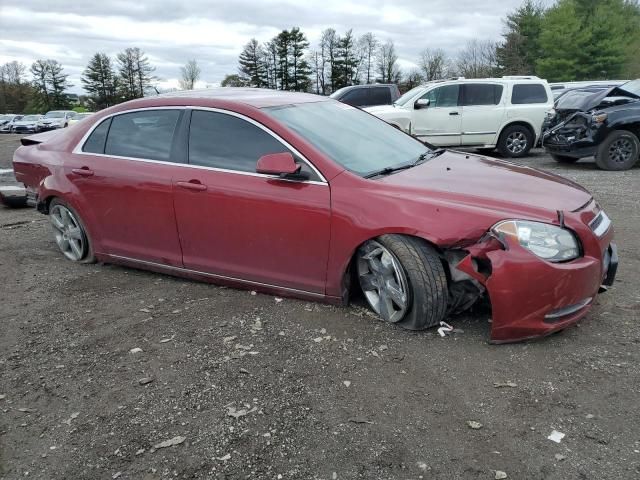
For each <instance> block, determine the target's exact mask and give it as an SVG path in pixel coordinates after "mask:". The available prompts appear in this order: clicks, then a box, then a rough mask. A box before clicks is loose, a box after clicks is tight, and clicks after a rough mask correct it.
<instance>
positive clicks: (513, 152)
mask: <svg viewBox="0 0 640 480" xmlns="http://www.w3.org/2000/svg"><path fill="white" fill-rule="evenodd" d="M532 146H533V135H532V134H531V131H530V130H529V129H528V128H527V127H525V126H523V125H511V126H510V127H507V128H505V129H504V130H503V131H502V133H501V134H500V139H499V140H498V151H499V152H500V153H501V154H502V155H504V156H505V157H511V158H522V157H525V156H526V155H527V154H528V153H529V150H531V147H532Z"/></svg>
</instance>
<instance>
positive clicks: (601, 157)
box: [595, 130, 640, 171]
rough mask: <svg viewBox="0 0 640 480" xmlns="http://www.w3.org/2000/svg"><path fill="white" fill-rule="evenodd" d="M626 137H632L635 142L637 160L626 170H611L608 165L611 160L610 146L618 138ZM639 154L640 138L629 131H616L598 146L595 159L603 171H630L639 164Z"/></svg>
mask: <svg viewBox="0 0 640 480" xmlns="http://www.w3.org/2000/svg"><path fill="white" fill-rule="evenodd" d="M625 135H629V136H631V137H632V140H633V142H634V143H635V147H636V159H635V161H634V162H633V163H631V164H630V165H629V166H628V167H626V168H611V165H609V163H608V160H609V155H608V153H609V152H608V151H609V145H610V144H611V143H612V142H613V141H614V140H615V139H616V138H618V137H622V136H625ZM639 154H640V140H639V139H638V137H637V136H636V135H635V134H634V133H633V132H630V131H628V130H614V131H613V132H611V133H610V134H609V136H608V137H607V138H605V140H604V141H603V142H602V143H601V144H600V145H599V146H598V150H597V152H596V155H595V157H596V165H597V166H598V168H600V169H602V170H612V171H619V170H628V169H630V168H632V167H633V166H634V165H635V164H636V163H638V158H639Z"/></svg>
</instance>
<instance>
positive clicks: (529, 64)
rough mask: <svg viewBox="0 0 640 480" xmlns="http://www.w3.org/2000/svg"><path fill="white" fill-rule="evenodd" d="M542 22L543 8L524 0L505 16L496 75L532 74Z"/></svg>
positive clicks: (538, 49) (534, 69)
mask: <svg viewBox="0 0 640 480" xmlns="http://www.w3.org/2000/svg"><path fill="white" fill-rule="evenodd" d="M543 18H544V8H543V7H542V5H540V4H538V3H535V2H534V1H533V0H526V1H525V2H524V3H523V4H522V5H521V6H520V7H519V8H518V9H517V10H516V11H515V12H513V13H510V14H509V15H507V18H506V20H505V25H506V31H505V33H504V34H503V35H502V36H503V38H504V42H503V43H502V44H501V45H499V46H498V47H497V49H496V56H497V61H498V70H499V72H500V73H502V74H503V75H532V74H534V73H535V72H536V60H537V58H538V56H539V55H540V32H541V30H542V23H543Z"/></svg>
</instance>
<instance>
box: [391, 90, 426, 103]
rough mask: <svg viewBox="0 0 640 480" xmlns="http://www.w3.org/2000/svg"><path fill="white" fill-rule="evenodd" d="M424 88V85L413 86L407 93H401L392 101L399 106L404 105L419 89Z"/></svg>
mask: <svg viewBox="0 0 640 480" xmlns="http://www.w3.org/2000/svg"><path fill="white" fill-rule="evenodd" d="M421 90H424V87H414V88H412V89H411V90H409V91H408V92H407V93H405V94H404V95H402V96H401V97H400V98H399V99H398V100H396V101H395V102H393V104H394V105H399V106H401V107H402V106H404V104H405V103H407V102H408V101H409V100H411V99H412V98H413V97H415V96H416V95H417V94H418V92H419V91H421Z"/></svg>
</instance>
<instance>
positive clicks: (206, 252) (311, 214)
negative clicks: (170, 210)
mask: <svg viewBox="0 0 640 480" xmlns="http://www.w3.org/2000/svg"><path fill="white" fill-rule="evenodd" d="M286 151H289V152H291V153H292V154H293V155H294V158H296V161H297V162H299V163H300V164H301V167H302V170H303V171H304V172H306V174H307V175H308V176H309V179H308V180H287V179H282V178H279V177H275V176H273V175H263V174H257V173H256V164H257V161H258V159H259V158H260V157H261V156H263V155H266V154H270V153H281V152H286ZM188 152H189V153H188V157H189V158H188V161H189V167H186V168H183V169H182V172H181V175H180V176H179V177H177V178H175V181H174V203H175V211H176V217H177V222H178V231H179V234H180V241H181V245H182V251H183V262H184V266H185V267H186V268H189V269H192V270H196V271H200V272H206V273H210V274H214V275H219V276H223V277H226V278H231V279H241V280H245V281H250V282H255V283H259V284H267V285H273V286H278V287H285V288H288V289H296V290H303V291H307V292H313V293H318V294H323V293H324V289H325V280H326V268H327V259H328V252H329V233H330V214H331V210H330V191H329V185H328V184H327V182H326V181H325V180H324V179H323V178H322V176H321V175H320V174H319V173H318V172H317V171H316V170H315V169H314V168H313V167H312V166H311V165H310V164H309V163H308V162H306V161H305V160H304V159H302V156H301V155H300V154H299V153H298V152H297V151H296V150H295V149H293V148H292V147H291V146H289V145H288V144H286V143H284V141H282V140H281V139H279V138H277V137H276V136H275V134H273V133H272V132H270V131H269V130H267V129H266V128H265V127H263V126H262V125H260V124H259V123H257V122H255V121H253V120H251V119H248V118H246V117H242V116H240V115H237V114H233V113H231V112H227V111H214V110H199V109H195V110H193V111H192V113H191V122H190V127H189V137H188Z"/></svg>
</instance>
